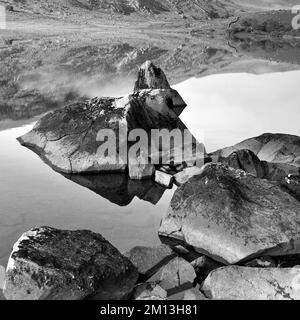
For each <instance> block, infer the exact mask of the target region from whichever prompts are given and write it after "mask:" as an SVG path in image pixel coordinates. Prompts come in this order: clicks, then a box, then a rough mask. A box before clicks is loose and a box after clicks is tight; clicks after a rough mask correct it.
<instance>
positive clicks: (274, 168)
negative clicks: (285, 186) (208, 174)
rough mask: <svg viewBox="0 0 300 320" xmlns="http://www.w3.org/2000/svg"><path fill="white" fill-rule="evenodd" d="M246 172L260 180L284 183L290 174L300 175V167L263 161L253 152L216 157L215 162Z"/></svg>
mask: <svg viewBox="0 0 300 320" xmlns="http://www.w3.org/2000/svg"><path fill="white" fill-rule="evenodd" d="M218 161H220V162H221V163H223V164H227V165H228V166H230V167H232V168H234V169H240V170H244V171H246V172H247V173H250V174H252V175H254V176H256V177H258V178H263V179H268V180H272V181H282V180H283V179H284V178H285V177H286V176H287V175H288V174H294V175H299V167H297V166H295V165H291V164H286V163H273V162H267V161H261V160H259V158H258V157H257V156H256V155H255V154H254V153H253V152H252V151H251V150H244V149H242V150H238V151H234V152H233V153H232V154H230V155H229V156H228V157H227V158H222V157H215V162H218Z"/></svg>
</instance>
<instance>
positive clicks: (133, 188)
mask: <svg viewBox="0 0 300 320" xmlns="http://www.w3.org/2000/svg"><path fill="white" fill-rule="evenodd" d="M62 175H63V176H64V177H65V178H67V179H69V180H71V181H73V182H75V183H77V184H79V185H81V186H83V187H85V188H88V189H89V190H92V191H93V192H95V193H97V194H98V195H100V196H101V197H103V198H105V199H107V200H109V201H110V202H112V203H114V204H117V205H118V206H121V207H124V206H127V205H129V204H130V203H131V202H132V200H133V199H134V198H135V197H137V198H139V199H140V200H144V201H147V202H149V203H152V204H154V205H156V204H157V203H158V202H159V201H160V199H161V198H162V196H163V194H164V192H165V191H166V189H165V188H163V187H161V186H159V185H158V184H156V183H155V182H153V181H152V180H145V181H134V180H131V179H129V178H128V177H127V176H126V175H125V174H118V173H115V174H96V175H68V174H62Z"/></svg>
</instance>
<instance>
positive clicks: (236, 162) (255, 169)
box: [221, 149, 265, 178]
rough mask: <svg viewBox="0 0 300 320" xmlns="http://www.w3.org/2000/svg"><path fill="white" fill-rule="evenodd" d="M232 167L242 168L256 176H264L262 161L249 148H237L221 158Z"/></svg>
mask: <svg viewBox="0 0 300 320" xmlns="http://www.w3.org/2000/svg"><path fill="white" fill-rule="evenodd" d="M221 162H222V163H224V164H227V165H228V166H229V167H232V168H234V169H240V170H244V171H246V172H248V173H250V174H253V175H254V176H256V177H258V178H263V177H264V176H265V168H264V166H263V164H262V162H261V161H260V160H259V159H258V157H257V156H256V155H255V154H254V153H253V152H252V151H251V150H244V149H242V150H238V151H235V152H233V153H232V154H230V155H229V156H228V157H227V158H225V159H222V160H221Z"/></svg>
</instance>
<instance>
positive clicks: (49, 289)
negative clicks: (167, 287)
mask: <svg viewBox="0 0 300 320" xmlns="http://www.w3.org/2000/svg"><path fill="white" fill-rule="evenodd" d="M137 279H138V272H137V270H136V268H135V267H134V266H133V264H132V263H131V262H130V261H129V260H128V259H127V258H125V257H124V256H122V255H121V254H120V252H119V251H118V250H117V249H116V248H114V247H113V246H112V245H111V244H110V243H109V242H108V241H107V240H105V239H104V238H103V237H102V236H101V235H99V234H96V233H93V232H90V231H62V230H57V229H53V228H49V227H41V228H36V229H32V230H30V231H28V232H26V233H24V234H23V235H22V237H21V238H20V239H19V240H18V242H17V243H16V244H15V245H14V249H13V251H12V253H11V256H10V258H9V261H8V265H7V270H6V280H5V286H4V295H5V297H6V299H8V300H79V299H84V298H92V299H98V300H119V299H125V298H128V296H129V295H130V294H131V292H132V290H133V288H134V286H135V284H136V282H137Z"/></svg>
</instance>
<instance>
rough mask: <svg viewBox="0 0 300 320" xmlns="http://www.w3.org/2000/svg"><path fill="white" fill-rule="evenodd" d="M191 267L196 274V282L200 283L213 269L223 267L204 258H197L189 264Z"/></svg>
mask: <svg viewBox="0 0 300 320" xmlns="http://www.w3.org/2000/svg"><path fill="white" fill-rule="evenodd" d="M191 265H192V266H193V268H194V269H195V272H196V274H197V282H198V283H200V284H201V283H202V282H203V281H204V280H205V279H206V277H207V276H208V275H209V274H210V273H211V271H213V270H215V269H219V268H221V267H223V265H222V264H221V263H219V262H217V261H214V260H212V259H210V258H208V257H206V256H202V257H200V258H197V259H196V260H194V261H192V262H191Z"/></svg>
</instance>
